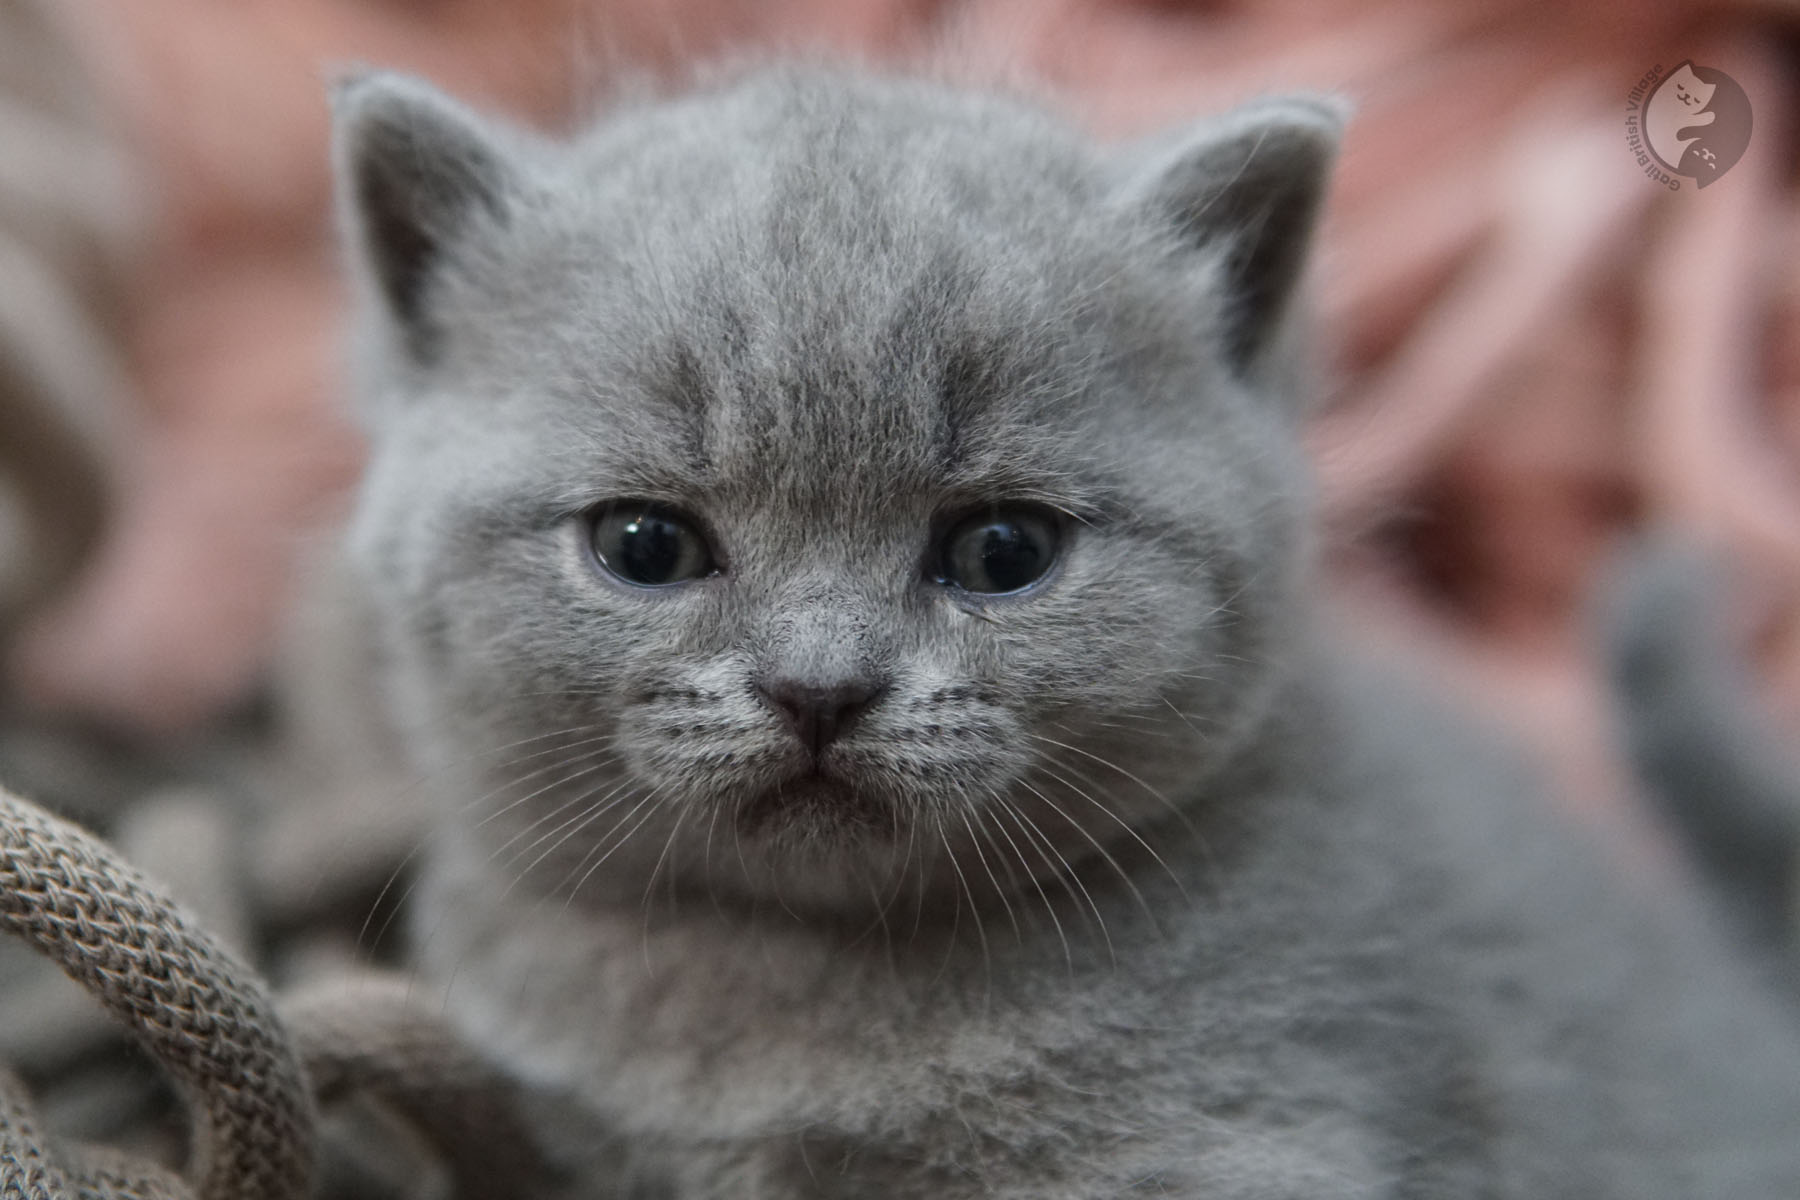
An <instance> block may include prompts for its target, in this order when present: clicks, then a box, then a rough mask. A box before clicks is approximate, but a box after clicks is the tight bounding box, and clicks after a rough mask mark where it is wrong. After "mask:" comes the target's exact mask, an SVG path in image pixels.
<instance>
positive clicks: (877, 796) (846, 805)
mask: <svg viewBox="0 0 1800 1200" xmlns="http://www.w3.org/2000/svg"><path fill="white" fill-rule="evenodd" d="M733 816H734V818H735V822H736V825H737V832H738V836H739V837H741V838H746V839H751V840H753V841H754V840H759V839H765V838H768V839H775V840H778V841H784V842H785V841H788V840H789V839H791V838H794V837H807V836H814V837H830V838H832V839H833V840H840V839H849V840H857V841H862V840H873V841H877V842H881V843H887V842H891V841H892V840H893V839H894V836H895V835H896V834H897V833H898V832H899V821H898V814H897V812H896V810H895V807H894V804H893V803H892V800H891V798H889V797H887V796H886V795H885V793H884V790H883V789H880V788H877V787H875V786H873V785H872V784H871V783H870V782H869V781H867V780H858V779H856V778H855V777H854V776H852V775H850V774H849V773H847V772H844V771H842V770H839V769H836V768H834V767H832V766H830V765H828V764H826V765H821V766H819V767H816V768H807V769H803V770H801V771H797V772H795V773H794V774H793V775H791V776H790V777H789V778H787V779H785V780H782V781H779V782H777V783H774V784H771V785H769V786H768V787H765V788H763V789H762V790H761V791H757V792H754V793H752V794H750V795H749V796H748V797H746V798H744V799H743V800H740V801H739V802H738V803H737V804H736V806H735V809H734V813H733Z"/></svg>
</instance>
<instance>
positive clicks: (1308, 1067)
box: [337, 66, 1800, 1200]
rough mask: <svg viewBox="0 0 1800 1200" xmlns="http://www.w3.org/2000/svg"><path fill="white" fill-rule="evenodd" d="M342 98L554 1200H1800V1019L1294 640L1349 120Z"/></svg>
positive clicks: (379, 533)
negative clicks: (1329, 246)
mask: <svg viewBox="0 0 1800 1200" xmlns="http://www.w3.org/2000/svg"><path fill="white" fill-rule="evenodd" d="M337 124H338V129H337V149H338V156H339V167H340V173H341V178H342V197H343V209H344V214H345V220H346V225H347V229H348V233H349V236H350V240H351V244H352V246H353V250H354V256H355V259H356V262H357V267H358V278H359V280H360V281H361V286H362V290H363V292H364V295H365V315H364V320H363V322H362V324H361V326H360V329H359V346H358V355H357V359H358V362H359V364H360V372H361V379H362V383H361V390H362V391H363V393H364V399H365V402H366V404H365V411H366V415H367V423H368V426H369V429H370V433H371V437H372V443H373V449H372V459H371V462H370V466H369V470H368V474H367V478H366V481H365V484H364V487H363V490H362V493H361V497H360V502H359V506H358V509H357V511H356V514H355V517H354V520H353V523H352V527H351V530H350V535H349V538H348V548H349V554H350V557H351V560H352V562H353V563H354V564H355V566H356V568H357V570H358V572H359V573H360V576H361V578H362V580H363V586H364V587H365V588H366V590H367V593H368V601H369V603H370V605H371V606H372V609H373V611H374V612H375V613H376V614H377V617H378V620H379V624H380V629H379V640H380V643H381V645H382V647H383V655H382V660H381V663H380V665H379V670H380V673H381V675H382V677H383V681H384V685H385V686H386V688H387V689H388V692H389V695H390V698H391V702H392V707H393V710H394V712H395V713H396V714H397V716H398V718H399V719H400V720H401V721H402V723H403V724H404V725H405V732H406V737H407V739H408V742H409V745H410V747H411V751H412V753H413V754H414V756H415V757H416V760H417V763H418V765H419V766H420V768H421V770H422V771H424V772H427V773H428V777H429V778H430V779H432V780H434V781H436V785H437V786H438V787H440V788H441V789H442V799H443V807H442V812H443V817H442V822H441V827H440V829H439V833H438V836H437V838H436V840H435V842H434V844H433V846H432V850H431V861H430V863H429V866H428V868H427V870H426V871H425V874H424V877H423V882H422V887H421V891H420V894H419V897H418V899H419V903H418V904H417V906H416V909H415V916H414V920H415V926H416V934H417V953H418V956H419V961H420V963H421V967H422V970H423V971H424V973H425V974H426V975H427V976H428V977H429V978H431V979H433V980H434V981H435V983H436V986H438V987H439V988H440V989H441V991H442V995H443V1000H444V1003H445V1005H446V1006H447V1008H448V1011H450V1012H451V1013H452V1014H453V1015H454V1017H455V1018H456V1019H457V1020H458V1021H460V1022H461V1023H462V1024H463V1026H464V1027H465V1028H466V1029H467V1030H468V1031H469V1032H470V1033H471V1035H472V1036H474V1037H476V1038H477V1039H479V1040H480V1041H481V1043H482V1044H484V1045H486V1046H488V1047H489V1048H490V1049H491V1050H492V1052H493V1053H494V1054H495V1055H497V1056H499V1057H500V1058H501V1059H503V1060H504V1061H506V1062H507V1063H510V1064H512V1066H513V1068H514V1069H515V1070H516V1071H517V1072H518V1074H519V1075H520V1077H521V1078H522V1079H525V1080H527V1081H528V1082H530V1083H531V1084H532V1085H533V1086H534V1087H536V1088H538V1089H541V1090H542V1091H543V1092H544V1093H545V1094H547V1095H551V1096H555V1097H560V1098H563V1099H564V1100H566V1101H567V1102H568V1103H567V1105H566V1107H567V1108H568V1109H569V1110H570V1111H573V1112H579V1113H582V1114H585V1115H586V1116H587V1117H589V1118H591V1119H592V1120H593V1121H594V1122H595V1123H596V1125H597V1126H599V1127H602V1128H604V1129H606V1130H608V1131H609V1135H610V1136H613V1137H616V1138H617V1139H618V1144H619V1145H621V1146H622V1147H624V1149H623V1152H622V1155H623V1157H622V1158H621V1160H620V1161H618V1162H614V1163H613V1164H612V1165H611V1167H610V1168H609V1170H608V1171H606V1172H597V1173H595V1174H594V1175H592V1176H590V1177H589V1178H587V1179H586V1180H584V1181H582V1183H581V1184H580V1187H579V1188H578V1190H580V1189H585V1190H583V1191H580V1194H584V1195H594V1196H613V1195H669V1196H678V1197H718V1198H724V1197H732V1198H734V1200H755V1198H758V1197H770V1198H774V1197H887V1198H903V1197H917V1198H921V1200H923V1198H925V1197H931V1198H955V1197H977V1196H981V1197H1002V1198H1016V1200H1026V1198H1030V1200H1049V1198H1063V1197H1067V1198H1071V1200H1073V1198H1086V1197H1104V1196H1122V1195H1127V1194H1132V1195H1137V1194H1142V1195H1164V1196H1176V1197H1193V1198H1196V1200H1197V1198H1200V1197H1206V1198H1208V1200H1242V1198H1249V1197H1259V1198H1269V1197H1294V1198H1299V1197H1319V1196H1333V1197H1358V1198H1361V1197H1370V1198H1372V1197H1425V1196H1431V1197H1440V1196H1482V1197H1517V1198H1520V1200H1525V1198H1529V1200H1551V1198H1555V1197H1568V1198H1571V1200H1573V1198H1576V1197H1579V1198H1581V1200H1603V1198H1607V1197H1618V1198H1621V1200H1622V1198H1626V1197H1629V1198H1631V1200H1655V1198H1658V1197H1671V1198H1673V1197H1681V1198H1683V1200H1688V1198H1692V1197H1699V1196H1706V1197H1724V1196H1731V1197H1770V1198H1773V1197H1783V1198H1785V1200H1791V1197H1793V1196H1795V1195H1800V1144H1797V1141H1800V1140H1797V1139H1796V1138H1795V1137H1794V1134H1795V1132H1796V1129H1800V1125H1797V1124H1796V1122H1797V1121H1800V1031H1797V1030H1796V1029H1795V1027H1794V1026H1793V1024H1792V1023H1791V1021H1790V1020H1789V1017H1788V1014H1786V1013H1785V1012H1784V1011H1783V1010H1782V1009H1781V1008H1780V1006H1779V1004H1778V1002H1776V1001H1775V1000H1774V999H1773V997H1772V996H1769V995H1765V994H1763V992H1761V991H1760V990H1758V988H1757V986H1756V985H1755V983H1754V982H1752V981H1750V980H1748V979H1747V978H1746V977H1745V973H1743V972H1740V971H1738V970H1737V967H1736V964H1735V963H1734V962H1733V961H1732V960H1731V959H1730V956H1729V955H1728V953H1727V952H1725V951H1724V950H1722V949H1719V948H1718V944H1717V942H1718V940H1717V939H1716V938H1715V936H1714V934H1713V931H1712V930H1711V928H1710V927H1709V926H1708V925H1707V924H1706V923H1705V922H1704V920H1702V919H1701V918H1700V917H1699V916H1697V915H1696V914H1695V912H1694V911H1692V908H1691V906H1690V903H1689V901H1688V899H1687V898H1685V897H1682V896H1675V895H1667V894H1663V893H1662V892H1660V891H1658V890H1656V889H1653V888H1648V887H1646V888H1633V887H1632V886H1630V885H1629V884H1627V883H1623V882H1621V881H1619V880H1617V879H1615V878H1614V877H1613V876H1612V875H1610V874H1609V873H1608V872H1607V870H1606V869H1605V862H1604V859H1603V858H1602V857H1601V856H1599V855H1597V854H1591V853H1589V852H1588V851H1587V850H1586V849H1585V848H1583V847H1581V846H1579V845H1576V844H1574V842H1575V839H1574V837H1573V835H1572V834H1571V833H1570V832H1569V831H1568V830H1567V829H1565V828H1563V827H1561V826H1560V825H1558V824H1557V823H1556V822H1555V820H1554V818H1553V817H1552V816H1551V814H1550V810H1549V807H1548V806H1547V805H1546V804H1545V803H1544V802H1542V801H1541V800H1540V799H1539V795H1540V789H1538V788H1537V787H1536V785H1535V782H1534V781H1533V780H1532V779H1531V778H1530V777H1529V776H1528V775H1527V774H1525V773H1523V772H1521V771H1518V770H1516V769H1515V768H1514V767H1513V766H1512V765H1511V762H1510V759H1509V758H1508V757H1507V755H1505V754H1504V753H1503V752H1500V751H1497V750H1494V749H1491V748H1489V747H1488V746H1487V745H1486V744H1485V742H1484V741H1483V739H1482V738H1481V737H1479V736H1478V735H1475V734H1473V733H1470V732H1468V731H1466V730H1465V729H1464V728H1463V727H1462V726H1461V725H1459V723H1458V722H1457V721H1456V720H1455V719H1454V718H1452V717H1450V716H1448V715H1447V714H1445V713H1444V712H1443V706H1442V705H1441V703H1439V702H1437V701H1435V700H1432V699H1430V698H1415V697H1414V696H1412V694H1411V693H1410V692H1409V691H1407V690H1406V689H1405V688H1404V687H1402V686H1400V685H1399V684H1396V683H1394V682H1392V681H1391V680H1389V679H1388V678H1387V677H1386V676H1385V675H1382V674H1379V673H1376V672H1373V671H1369V670H1366V669H1363V668H1360V667H1357V666H1355V665H1353V664H1352V663H1351V662H1350V661H1349V660H1347V659H1346V658H1345V657H1344V656H1343V655H1341V654H1339V653H1336V652H1334V651H1332V650H1331V649H1330V646H1331V644H1332V643H1333V641H1334V640H1335V639H1333V638H1332V637H1331V636H1330V634H1329V632H1328V631H1321V625H1320V622H1318V621H1317V620H1316V619H1315V618H1314V616H1313V614H1312V609H1313V606H1314V600H1315V592H1316V591H1317V585H1316V583H1315V582H1314V581H1313V575H1312V571H1311V568H1310V566H1309V561H1308V553H1307V548H1308V538H1309V534H1308V529H1309V516H1308V498H1307V493H1308V488H1307V483H1306V475H1305V471H1304V469H1303V466H1302V463H1301V456H1300V450H1299V445H1298V438H1297V436H1296V428H1297V424H1298V420H1299V417H1300V413H1301V409H1302V406H1303V403H1304V398H1305V397H1304V393H1305V390H1306V389H1305V387H1304V386H1303V384H1302V383H1301V379H1302V376H1303V372H1301V371H1299V370H1297V369H1296V368H1295V365H1294V364H1295V363H1296V361H1297V359H1298V356H1297V354H1296V352H1295V349H1294V341H1295V338H1294V332H1293V331H1294V326H1295V324H1296V319H1295V315H1294V311H1293V310H1294V309H1295V304H1294V292H1295V289H1296V284H1297V281H1298V279H1299V277H1300V276H1301V274H1302V268H1303V266H1304V259H1305V253H1306V247H1307V244H1308V241H1309V235H1310V231H1311V228H1312V226H1313V224H1314V221H1315V218H1316V216H1317V212H1318V209H1319V206H1320V199H1321V195H1322V193H1323V191H1324V189H1325V186H1326V179H1327V175H1328V171H1329V166H1330V162H1331V159H1332V156H1333V152H1334V147H1335V144H1336V141H1337V137H1338V127H1339V116H1338V114H1337V111H1336V110H1335V109H1334V108H1333V107H1332V106H1331V105H1330V104H1327V103H1323V102H1320V101H1317V100H1312V99H1306V98H1294V99H1276V100H1268V101H1263V102H1260V103H1256V104H1252V105H1250V106H1248V107H1245V108H1242V109H1239V110H1237V111H1235V112H1232V113H1229V114H1227V115H1224V116H1222V117H1218V118H1215V119H1212V120H1207V121H1203V122H1200V123H1198V124H1196V125H1193V126H1190V127H1188V128H1185V129H1180V130H1175V131H1172V132H1170V133H1169V134H1167V135H1164V136H1161V137H1157V138H1151V139H1149V140H1146V141H1143V142H1140V143H1136V144H1132V145H1128V146H1121V147H1102V146H1098V145H1095V144H1094V143H1092V142H1091V141H1090V140H1088V139H1087V138H1085V137H1083V136H1081V135H1080V134H1078V133H1077V132H1075V131H1074V130H1073V129H1072V128H1071V127H1069V126H1068V125H1066V124H1065V123H1063V122H1062V121H1060V120H1058V119H1056V118H1054V117H1052V116H1050V115H1047V114H1045V113H1043V112H1041V111H1039V110H1038V109H1037V108H1036V107H1034V106H1032V105H1030V104H1028V103H1025V102H1022V101H1018V100H1014V99H1009V98H1006V97H999V96H988V95H977V94H969V93H965V92H961V91H957V90H953V89H949V88H946V87H944V86H941V85H938V84H935V83H932V82H926V81H920V80H909V79H901V78H882V77H878V76H874V75H871V74H868V73H865V72H860V71H854V70H848V69H833V68H827V67H818V66H786V67H778V68H769V69H762V70H757V71H751V72H747V73H744V74H741V75H739V76H734V77H732V78H730V79H728V80H725V81H723V82H719V83H716V84H714V85H712V86H710V87H708V88H704V89H701V90H699V91H698V92H696V93H694V94H692V95H690V96H688V97H686V98H682V99H676V100H670V101H663V102H645V103H642V104H639V105H636V106H630V107H627V108H625V109H623V110H621V111H618V112H616V113H615V114H613V115H612V116H611V117H609V118H608V119H606V120H604V121H603V122H601V123H599V124H597V125H595V126H593V127H592V128H590V129H588V130H587V131H586V132H584V133H582V134H581V135H580V136H578V137H576V138H575V139H573V140H572V141H570V142H567V143H552V142H548V141H544V140H540V139H538V138H536V137H533V136H530V135H527V134H524V133H521V132H518V131H515V130H512V129H508V128H504V127H502V126H500V125H499V124H497V123H495V122H492V121H489V120H486V119H483V118H480V117H478V116H476V115H473V114H471V113H469V112H467V111H465V110H464V109H463V108H461V107H460V106H459V105H457V104H455V103H454V102H452V101H451V100H449V99H447V98H445V97H443V96H441V95H439V94H438V93H436V92H434V91H432V90H430V89H429V88H427V87H426V86H424V85H422V84H419V83H416V82H411V81H408V80H405V79H399V78H394V77H391V76H376V77H369V78H363V79H360V80H357V81H354V82H351V83H349V84H347V85H346V86H345V87H344V88H343V89H342V91H341V93H340V94H339V97H338V102H337Z"/></svg>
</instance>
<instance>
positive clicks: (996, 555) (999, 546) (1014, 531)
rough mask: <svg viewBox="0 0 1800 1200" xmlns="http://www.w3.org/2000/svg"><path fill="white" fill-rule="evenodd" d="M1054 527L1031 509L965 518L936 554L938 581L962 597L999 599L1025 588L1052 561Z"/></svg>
mask: <svg viewBox="0 0 1800 1200" xmlns="http://www.w3.org/2000/svg"><path fill="white" fill-rule="evenodd" d="M1059 540H1060V539H1059V537H1058V532H1057V523H1056V520H1055V518H1054V517H1052V516H1051V515H1050V514H1048V513H1046V512H1044V511H1042V510H1041V509H1035V508H1022V507H1021V508H999V509H990V510H988V511H987V512H985V513H981V514H978V515H976V516H972V517H966V518H964V519H963V520H962V521H960V522H958V523H957V525H956V526H955V527H954V528H952V529H951V530H950V534H949V536H948V537H946V538H945V539H944V544H943V547H942V548H941V550H940V551H939V556H940V557H939V566H938V578H939V579H940V580H941V581H942V582H944V583H953V584H955V585H956V586H957V587H959V588H962V589H963V590H964V591H968V592H980V593H983V594H986V595H1001V594H1004V593H1006V592H1017V591H1021V590H1023V589H1024V588H1028V587H1030V586H1031V585H1032V584H1034V583H1036V582H1037V581H1038V580H1040V579H1042V578H1043V577H1044V573H1045V572H1046V571H1048V570H1049V569H1050V565H1051V564H1052V563H1054V562H1055V561H1056V550H1057V545H1058V542H1059Z"/></svg>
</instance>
